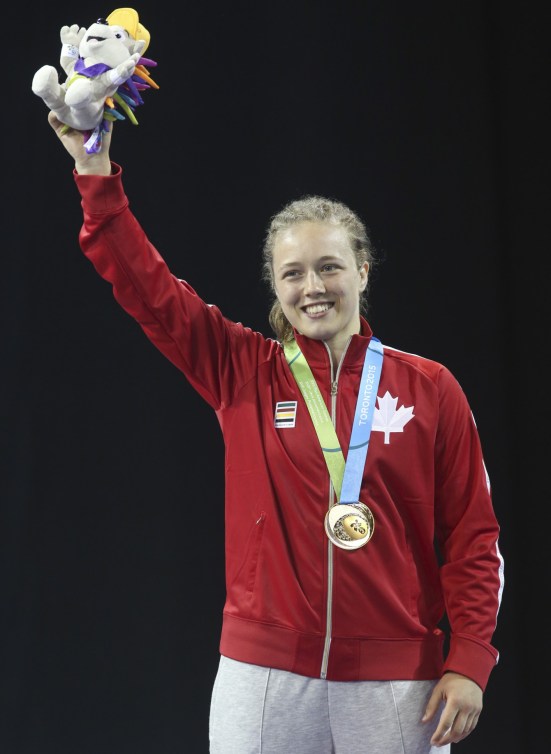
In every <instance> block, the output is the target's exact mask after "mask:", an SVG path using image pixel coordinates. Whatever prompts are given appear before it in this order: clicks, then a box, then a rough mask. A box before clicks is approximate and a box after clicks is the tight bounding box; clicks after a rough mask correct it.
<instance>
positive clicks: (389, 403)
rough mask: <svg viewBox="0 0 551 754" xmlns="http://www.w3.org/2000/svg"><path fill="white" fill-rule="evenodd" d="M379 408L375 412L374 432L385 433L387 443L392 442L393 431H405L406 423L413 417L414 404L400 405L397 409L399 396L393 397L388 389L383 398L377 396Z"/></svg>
mask: <svg viewBox="0 0 551 754" xmlns="http://www.w3.org/2000/svg"><path fill="white" fill-rule="evenodd" d="M377 401H378V403H379V406H378V408H375V411H374V412H373V426H372V427H371V429H372V430H373V432H384V433H385V445H388V444H389V443H390V433H391V432H403V431H404V427H405V425H406V424H407V423H408V422H409V421H411V420H412V419H413V417H414V416H415V414H414V413H413V406H408V407H406V406H400V408H399V409H396V406H397V404H398V398H393V397H392V396H391V394H390V393H389V392H388V390H387V391H386V393H385V394H384V396H383V397H382V398H379V396H377Z"/></svg>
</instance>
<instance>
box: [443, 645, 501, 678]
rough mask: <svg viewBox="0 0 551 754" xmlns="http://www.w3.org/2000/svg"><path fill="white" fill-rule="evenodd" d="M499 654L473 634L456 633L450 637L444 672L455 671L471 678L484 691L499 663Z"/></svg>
mask: <svg viewBox="0 0 551 754" xmlns="http://www.w3.org/2000/svg"><path fill="white" fill-rule="evenodd" d="M498 660H499V654H498V652H497V650H495V649H494V648H493V647H492V646H490V645H489V644H486V643H484V642H481V641H477V640H476V639H473V637H472V636H462V635H461V634H459V635H458V634H454V635H452V637H451V639H450V650H449V652H448V655H447V657H446V660H445V662H444V672H446V671H448V670H449V671H453V672H454V673H461V675H465V676H467V678H471V679H472V680H473V681H474V682H475V683H477V684H478V685H479V686H480V688H481V689H482V691H485V690H486V685H487V683H488V678H489V677H490V673H491V672H492V670H493V668H494V667H495V666H496V665H497V662H498Z"/></svg>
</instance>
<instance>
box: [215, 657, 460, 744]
mask: <svg viewBox="0 0 551 754" xmlns="http://www.w3.org/2000/svg"><path fill="white" fill-rule="evenodd" d="M435 683H436V681H347V682H339V681H324V680H322V679H320V678H306V677H305V676H301V675H296V674H294V673H288V672H286V671H284V670H273V669H271V668H264V667H260V666H258V665H248V664H247V663H243V662H236V661H235V660H230V659H228V658H227V657H221V658H220V666H219V668H218V673H217V675H216V679H215V682H214V687H213V690H212V700H211V708H210V734H209V735H210V752H211V754H449V753H450V747H449V746H443V747H441V748H436V747H431V745H430V737H431V736H432V734H433V732H434V730H435V728H436V726H437V724H438V716H436V719H435V720H433V721H431V722H430V723H426V724H424V723H421V722H420V720H421V717H422V715H423V712H424V710H425V706H426V704H427V701H428V699H429V696H430V694H431V692H432V689H433V688H434V684H435Z"/></svg>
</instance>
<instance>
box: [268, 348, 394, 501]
mask: <svg viewBox="0 0 551 754" xmlns="http://www.w3.org/2000/svg"><path fill="white" fill-rule="evenodd" d="M283 350H284V352H285V358H286V359H287V363H288V364H289V367H290V368H291V371H292V373H293V376H294V378H295V380H296V381H297V384H298V386H299V388H300V392H301V393H302V395H303V397H304V400H305V401H306V406H307V407H308V411H309V413H310V416H311V418H312V422H313V424H314V429H315V430H316V434H317V436H318V439H319V441H320V445H321V449H322V451H323V456H324V458H325V462H326V464H327V468H328V469H329V476H330V477H331V481H332V482H333V487H334V489H335V494H336V496H337V500H338V501H339V503H357V502H358V501H359V499H360V489H361V485H362V476H363V470H364V466H365V459H366V456H367V449H368V447H369V437H370V435H371V425H372V424H373V414H374V413H375V399H376V397H377V389H378V387H379V379H380V377H381V370H382V366H383V346H382V344H381V341H380V340H378V338H374V337H372V338H371V340H370V342H369V346H368V347H367V349H366V352H365V358H364V365H363V369H362V378H361V382H360V389H359V391H358V398H357V400H356V411H355V414H354V424H353V425H352V432H351V435H350V445H349V447H348V457H347V459H346V463H345V460H344V455H343V452H342V450H341V446H340V443H339V440H338V437H337V433H336V432H335V427H334V426H333V422H332V421H331V416H330V415H329V411H328V410H327V406H326V405H325V401H324V400H323V397H322V395H321V392H320V389H319V387H318V384H317V382H316V380H315V378H314V375H313V374H312V370H311V369H310V365H309V364H308V362H307V361H306V357H305V356H304V354H303V353H302V351H301V350H300V348H299V347H298V345H297V342H296V340H292V341H291V342H290V343H284V345H283Z"/></svg>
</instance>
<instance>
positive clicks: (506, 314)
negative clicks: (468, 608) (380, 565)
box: [0, 0, 550, 754]
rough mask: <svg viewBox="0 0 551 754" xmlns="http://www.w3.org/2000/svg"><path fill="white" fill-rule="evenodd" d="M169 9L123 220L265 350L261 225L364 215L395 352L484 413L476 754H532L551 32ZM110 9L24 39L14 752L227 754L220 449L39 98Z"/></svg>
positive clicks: (544, 399) (12, 429)
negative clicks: (133, 295)
mask: <svg viewBox="0 0 551 754" xmlns="http://www.w3.org/2000/svg"><path fill="white" fill-rule="evenodd" d="M170 5H171V4H168V3H167V4H164V3H161V2H156V3H153V2H141V3H140V4H139V5H134V6H133V7H136V9H137V10H138V11H139V13H140V17H141V20H142V22H143V23H144V25H145V26H146V27H147V28H148V29H149V31H150V32H151V45H150V48H149V50H148V51H147V55H148V56H149V57H151V58H153V59H154V60H156V61H157V62H158V66H157V68H156V69H154V70H152V74H153V76H154V78H155V80H156V81H157V83H158V84H159V86H160V89H159V90H158V91H150V92H146V93H145V96H144V99H145V104H144V105H143V106H142V107H141V108H139V110H138V111H137V113H136V114H137V117H138V120H139V125H138V126H133V125H132V124H130V123H129V122H128V121H127V122H125V123H121V124H119V125H118V128H117V129H116V134H115V136H114V144H113V150H112V154H113V158H114V159H115V160H116V161H118V162H120V163H121V164H122V165H123V168H124V173H125V186H126V190H127V193H128V194H129V196H130V199H131V204H132V208H133V210H134V211H135V212H136V214H137V215H138V217H139V219H140V221H141V223H142V225H143V226H144V227H145V228H146V230H147V231H148V233H149V235H150V237H151V239H152V241H153V242H154V243H155V244H156V245H157V247H158V248H159V249H160V250H161V251H162V253H163V255H164V256H165V258H166V259H167V261H168V263H169V264H170V266H171V267H172V269H173V271H174V272H175V273H176V274H177V275H179V276H180V277H185V278H186V279H188V280H189V281H190V282H191V283H192V284H193V285H194V286H195V288H196V289H197V291H198V292H199V294H200V295H202V296H203V297H204V298H205V299H206V300H207V301H208V302H214V303H216V304H218V305H219V306H220V307H221V308H222V310H223V311H224V312H225V313H226V314H227V315H228V316H230V317H232V318H234V319H237V320H240V321H242V322H244V323H245V324H247V325H250V326H251V327H253V328H255V329H258V330H260V331H262V332H264V333H266V334H267V335H271V333H270V330H269V325H268V321H267V311H268V302H267V295H266V294H267V292H266V290H265V289H264V287H263V285H262V284H261V283H260V282H259V279H260V253H261V246H262V238H263V233H264V228H265V226H266V223H267V221H268V219H269V216H270V215H271V214H272V213H273V212H275V211H276V210H278V209H279V208H280V207H281V205H282V204H283V203H284V202H286V201H288V200H290V199H292V198H296V197H299V196H300V195H302V194H305V193H320V194H326V195H329V196H332V197H335V198H338V199H341V200H343V201H345V202H347V203H348V204H349V205H350V206H352V207H353V208H354V209H355V210H357V211H358V212H359V213H360V214H361V215H362V216H363V217H364V219H365V220H366V222H367V224H368V225H369V227H370V230H371V234H372V237H373V241H374V243H375V246H376V248H377V252H378V256H379V259H380V260H381V261H380V265H379V267H378V269H377V271H376V274H375V275H374V279H373V280H372V285H371V297H370V321H371V324H372V326H373V328H374V331H375V333H376V334H377V335H378V336H379V337H380V338H381V339H382V340H383V342H385V343H388V344H391V345H393V346H396V347H398V348H401V349H403V350H407V351H413V352H416V353H421V354H423V355H425V356H428V357H430V358H434V359H436V360H439V361H442V362H443V363H445V364H446V365H447V366H448V367H449V368H450V369H451V370H452V371H453V372H454V374H455V375H456V376H457V378H458V379H459V381H460V382H461V384H462V385H463V387H464V389H465V391H466V393H467V396H468V398H469V400H470V402H471V406H472V408H473V411H474V415H475V417H476V421H477V424H478V428H479V431H480V435H481V438H482V442H483V445H484V449H485V458H486V464H487V467H488V471H489V474H490V478H491V481H492V484H493V492H494V503H495V509H496V512H497V514H498V517H499V519H500V522H501V524H502V538H501V548H502V552H503V555H504V557H505V564H506V571H505V575H506V588H505V592H504V599H503V606H502V610H501V613H500V616H499V617H500V622H499V625H498V629H497V631H496V634H495V645H496V646H497V648H498V649H499V650H500V652H501V659H500V662H499V664H498V666H497V668H496V669H495V671H494V672H493V674H492V676H491V679H490V682H489V685H488V689H487V693H486V695H485V710H484V713H483V715H482V717H481V720H480V723H479V726H478V728H477V730H476V731H475V732H474V733H473V735H472V736H471V737H470V738H469V739H467V740H466V741H465V742H463V743H462V744H460V745H459V746H458V747H455V748H457V749H458V751H461V752H462V753H463V754H482V753H484V754H487V752H489V751H492V752H494V751H495V752H497V751H499V752H507V753H509V752H512V753H514V754H516V753H517V752H523V753H524V752H536V751H541V750H543V748H544V747H545V746H546V743H545V742H546V727H547V719H548V712H547V700H548V694H547V693H546V692H545V688H546V685H545V684H546V682H547V677H548V673H549V669H550V668H549V653H548V649H547V644H548V631H547V626H546V623H547V620H548V619H547V618H544V619H543V620H542V615H546V614H547V613H546V612H545V611H546V609H547V608H546V603H547V602H548V599H549V588H548V583H549V582H548V579H549V575H550V573H549V567H548V565H547V553H548V550H549V547H548V530H547V528H546V522H547V516H548V514H547V510H548V505H549V493H548V489H549V484H548V474H547V467H548V460H547V455H548V453H546V452H545V451H546V450H548V445H547V447H546V438H547V435H548V430H547V427H548V422H549V409H548V404H549V391H548V389H547V379H546V374H547V366H546V363H547V362H546V359H545V352H546V351H548V329H547V326H546V325H547V323H546V322H545V315H546V310H547V300H548V294H547V276H548V273H549V266H548V252H549V247H548V233H547V230H546V228H545V227H544V226H545V225H546V223H545V222H544V221H545V220H547V215H548V214H549V206H548V204H547V202H546V199H547V198H548V192H547V186H548V182H549V162H548V161H546V158H545V154H546V150H545V146H546V141H547V138H548V131H549V121H548V120H547V119H546V117H545V115H544V111H545V107H546V105H547V104H548V89H549V77H548V62H549V61H548V54H547V49H548V42H547V32H546V26H545V23H544V19H543V16H542V15H541V13H538V12H537V11H536V10H535V8H536V5H535V4H532V3H518V2H517V3H515V4H511V5H507V4H504V3H499V2H485V1H484V0H479V1H478V2H471V1H467V2H461V3H450V2H441V1H440V2H436V1H434V2H419V3H410V2H405V0H404V1H402V2H383V1H382V0H381V1H376V0H362V1H361V2H360V1H358V2H348V3H342V2H340V3H337V2H335V3H331V4H329V3H327V4H324V3H320V2H311V3H310V2H299V0H297V2H295V3H285V2H278V3H265V2H261V1H259V2H254V3H253V2H250V3H239V2H234V3H226V2H218V0H215V1H214V2H209V3H203V4H188V5H180V4H178V5H177V7H175V8H171V7H170ZM113 9H114V7H110V6H106V7H102V6H90V7H89V8H86V7H79V6H74V4H70V3H68V2H58V3H55V4H51V3H50V4H46V3H43V4H39V3H36V7H33V5H32V4H31V6H29V5H28V4H26V5H25V6H23V5H22V4H21V5H20V6H19V7H17V6H13V7H11V8H10V9H8V10H6V11H5V13H4V23H5V25H6V28H7V29H9V30H10V32H12V31H13V33H9V34H8V39H7V41H6V40H5V42H4V49H5V48H6V46H7V47H8V53H6V52H5V53H4V64H5V65H4V69H5V86H7V87H8V95H9V96H8V97H7V100H6V101H5V103H4V124H3V125H4V128H3V139H2V151H3V182H4V192H3V193H4V199H3V216H4V222H3V243H2V247H3V262H4V265H3V267H4V274H3V275H2V295H1V302H2V307H3V317H2V322H3V325H4V326H3V344H2V349H1V350H2V399H3V400H2V422H1V426H2V449H1V457H2V466H3V471H2V501H1V509H0V510H1V529H0V545H1V549H0V557H1V561H0V565H1V569H0V584H1V615H2V624H1V645H0V647H1V649H0V663H1V667H0V698H1V703H0V752H1V754H98V753H99V752H101V753H102V754H103V753H104V752H105V754H176V753H180V752H190V753H191V754H206V752H207V750H208V744H207V738H208V736H207V729H208V705H209V701H210V689H211V684H212V681H213V678H214V675H215V672H216V666H217V660H218V635H219V630H220V624H221V610H222V605H223V600H224V584H223V504H222V501H223V476H222V473H223V445H222V441H221V437H220V433H219V428H218V424H217V422H216V419H215V417H214V414H213V413H212V412H211V410H210V409H209V408H208V407H207V406H206V404H204V403H203V402H202V400H201V399H200V398H199V397H198V396H197V395H196V394H195V393H194V392H193V391H192V390H191V388H190V387H189V386H188V384H187V383H186V381H185V379H184V378H183V377H182V375H181V374H180V373H179V372H178V371H177V370H176V369H175V368H174V367H173V366H172V365H171V364H170V363H169V362H168V361H167V360H165V359H164V358H163V357H162V356H161V355H160V354H159V353H158V352H157V351H156V350H155V349H154V347H153V346H152V345H151V344H150V343H149V341H147V339H146V338H145V336H144V335H143V334H142V332H141V330H140V329H139V327H138V326H137V325H136V324H135V323H134V321H133V320H131V319H130V318H129V317H128V316H127V315H126V314H125V313H124V312H122V311H121V310H120V309H119V307H118V305H117V304H116V303H115V301H114V299H113V298H112V294H111V290H110V288H109V286H108V285H107V284H106V283H105V282H104V281H102V280H101V279H100V278H99V277H98V276H97V275H96V273H95V272H94V271H93V269H92V267H91V265H90V264H89V263H88V262H87V261H86V260H85V258H84V257H83V256H82V255H81V253H80V250H79V247H78V243H77V234H78V231H79V227H80V222H81V214H80V206H79V199H78V196H77V192H76V189H75V187H74V185H73V179H72V175H71V169H72V164H71V160H70V158H68V156H67V155H66V154H65V153H64V151H63V149H62V147H61V146H60V145H59V144H58V143H57V140H56V138H55V136H54V134H53V132H51V131H50V129H49V127H48V125H47V122H46V115H47V110H46V107H45V105H44V104H43V103H42V101H41V100H39V99H38V98H37V97H35V95H34V94H33V93H32V92H31V88H30V85H31V80H32V76H33V74H34V72H35V71H36V70H37V69H38V68H39V67H40V66H41V65H43V64H44V63H50V64H52V65H56V66H57V64H58V58H59V41H58V39H59V38H58V34H59V29H60V27H61V26H62V25H63V24H65V23H68V24H71V23H78V24H79V25H82V26H88V25H89V24H90V23H92V22H93V21H94V20H95V18H96V16H98V15H103V16H105V15H107V14H108V13H109V12H111V10H113ZM8 61H10V63H12V62H13V61H17V65H16V67H15V70H16V74H15V76H14V75H11V76H9V75H8V74H9V73H10V70H12V71H13V70H14V68H13V65H12V66H11V69H10V66H8ZM6 79H9V80H8V81H6ZM197 510H199V511H200V512H201V517H202V518H203V519H204V520H205V521H208V530H207V531H205V533H204V535H203V536H201V537H199V536H198V535H197V533H196V529H195V527H194V526H192V525H191V522H192V519H193V516H194V515H195V514H196V512H197ZM540 679H541V681H542V682H543V683H544V686H543V688H544V693H543V694H541V695H540V693H539V684H540ZM362 724H367V725H368V724H369V711H366V720H365V721H364V722H363V723H362ZM297 754H299V753H297ZM381 754H383V753H381Z"/></svg>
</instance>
